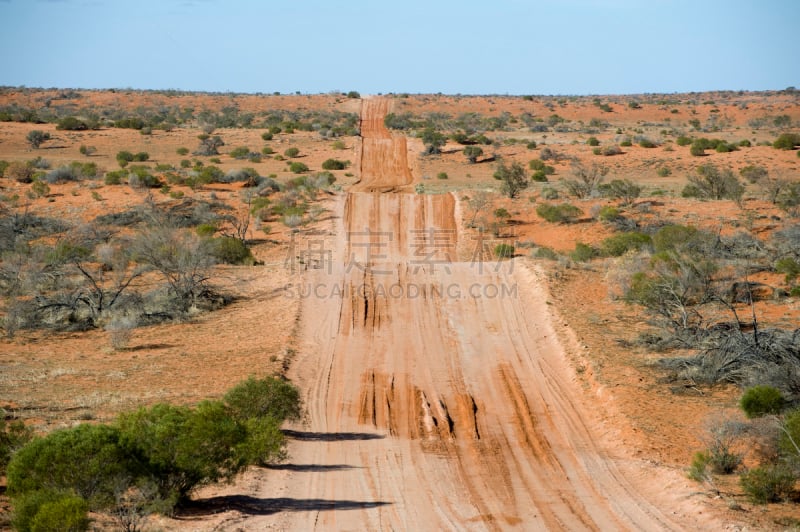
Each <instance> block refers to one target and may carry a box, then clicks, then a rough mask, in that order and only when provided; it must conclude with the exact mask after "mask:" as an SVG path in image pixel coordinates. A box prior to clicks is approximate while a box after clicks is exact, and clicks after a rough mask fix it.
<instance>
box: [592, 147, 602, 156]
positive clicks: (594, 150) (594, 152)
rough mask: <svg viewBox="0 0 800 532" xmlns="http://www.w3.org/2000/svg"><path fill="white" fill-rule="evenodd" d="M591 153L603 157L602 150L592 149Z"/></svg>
mask: <svg viewBox="0 0 800 532" xmlns="http://www.w3.org/2000/svg"><path fill="white" fill-rule="evenodd" d="M592 153H593V154H594V155H603V150H602V149H601V148H594V149H593V150H592Z"/></svg>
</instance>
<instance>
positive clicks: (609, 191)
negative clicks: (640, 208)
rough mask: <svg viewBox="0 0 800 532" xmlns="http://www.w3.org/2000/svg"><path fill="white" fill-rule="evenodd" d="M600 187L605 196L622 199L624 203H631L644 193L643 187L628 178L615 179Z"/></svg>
mask: <svg viewBox="0 0 800 532" xmlns="http://www.w3.org/2000/svg"><path fill="white" fill-rule="evenodd" d="M598 189H599V190H600V191H601V192H602V193H603V195H604V196H607V197H610V198H615V199H620V200H622V204H623V205H630V204H631V203H633V201H634V200H635V199H636V198H638V197H639V194H641V193H642V187H641V186H639V185H637V184H636V183H634V182H632V181H630V180H628V179H614V180H612V181H611V182H610V183H608V184H605V185H599V186H598Z"/></svg>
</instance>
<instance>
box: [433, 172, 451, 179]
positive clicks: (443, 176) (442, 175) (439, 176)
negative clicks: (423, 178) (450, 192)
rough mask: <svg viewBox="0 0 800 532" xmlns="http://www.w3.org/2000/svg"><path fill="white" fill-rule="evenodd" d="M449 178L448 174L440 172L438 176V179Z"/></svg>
mask: <svg viewBox="0 0 800 532" xmlns="http://www.w3.org/2000/svg"><path fill="white" fill-rule="evenodd" d="M448 177H449V176H448V175H447V172H439V173H438V174H436V179H448Z"/></svg>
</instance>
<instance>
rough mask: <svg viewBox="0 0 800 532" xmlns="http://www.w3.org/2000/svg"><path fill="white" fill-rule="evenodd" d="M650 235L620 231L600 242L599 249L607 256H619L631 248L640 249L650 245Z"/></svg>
mask: <svg viewBox="0 0 800 532" xmlns="http://www.w3.org/2000/svg"><path fill="white" fill-rule="evenodd" d="M652 242H653V241H652V239H651V238H650V235H646V234H643V233H636V232H630V233H620V234H618V235H614V236H610V237H608V238H606V239H605V240H603V242H602V243H601V244H600V251H601V253H602V254H603V255H605V256H607V257H619V256H622V255H624V254H625V253H627V252H628V251H631V250H637V251H638V250H640V249H643V248H646V247H649V246H650V245H652Z"/></svg>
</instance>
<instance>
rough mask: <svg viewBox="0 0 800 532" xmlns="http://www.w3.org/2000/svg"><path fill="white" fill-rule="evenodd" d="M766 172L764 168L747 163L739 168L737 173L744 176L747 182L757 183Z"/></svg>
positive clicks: (765, 175)
mask: <svg viewBox="0 0 800 532" xmlns="http://www.w3.org/2000/svg"><path fill="white" fill-rule="evenodd" d="M768 174H769V172H768V171H767V169H766V168H764V167H763V166H758V165H753V164H750V165H747V166H745V167H744V168H742V169H741V170H739V175H741V176H742V177H743V178H745V179H746V180H747V181H748V182H749V183H758V182H759V181H761V180H762V179H764V178H765V177H767V175H768Z"/></svg>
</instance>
